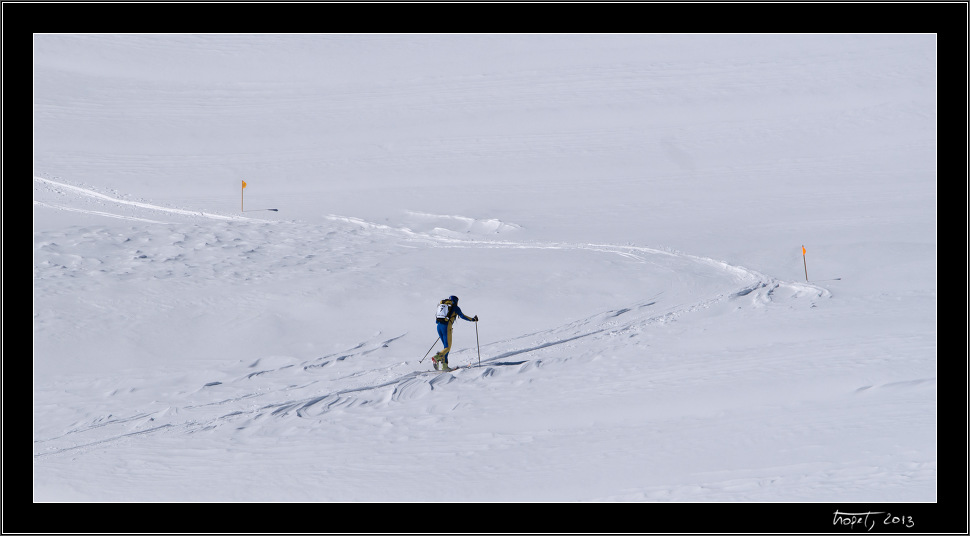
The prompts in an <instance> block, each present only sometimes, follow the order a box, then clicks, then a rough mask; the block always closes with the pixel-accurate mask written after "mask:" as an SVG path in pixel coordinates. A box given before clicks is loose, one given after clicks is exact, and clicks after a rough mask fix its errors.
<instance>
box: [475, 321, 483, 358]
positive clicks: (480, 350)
mask: <svg viewBox="0 0 970 536" xmlns="http://www.w3.org/2000/svg"><path fill="white" fill-rule="evenodd" d="M475 318H478V317H475ZM475 347H476V348H478V366H479V367H481V366H482V345H480V344H478V321H477V320H476V321H475Z"/></svg>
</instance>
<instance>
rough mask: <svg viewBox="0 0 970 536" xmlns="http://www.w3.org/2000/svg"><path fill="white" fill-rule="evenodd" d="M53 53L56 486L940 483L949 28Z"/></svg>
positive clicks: (710, 493)
mask: <svg viewBox="0 0 970 536" xmlns="http://www.w3.org/2000/svg"><path fill="white" fill-rule="evenodd" d="M33 47H34V48H33V69H34V79H33V92H34V93H33V117H34V133H33V134H34V154H33V169H34V176H33V201H34V205H33V207H34V208H33V373H34V374H33V498H34V501H35V502H109V503H110V502H313V503H319V502H344V503H361V502H378V503H392V502H394V503H397V502H405V503H416V504H415V505H414V507H415V508H422V510H420V511H421V512H430V510H427V507H425V506H424V505H423V503H427V502H443V503H470V502H492V503H502V502H507V503H554V502H556V503H558V502H574V503H586V502H645V503H853V504H855V503H873V504H876V503H933V502H935V501H937V499H938V489H939V488H938V463H937V460H938V454H937V449H938V442H937V432H938V415H939V414H938V409H939V407H938V404H937V379H938V372H937V163H936V162H937V154H936V153H937V96H936V95H937V82H936V80H937V69H938V66H937V42H936V38H935V36H934V35H927V34H885V35H883V34H871V35H848V34H806V35H802V34H795V35H785V34H781V35H744V34H741V35H731V34H725V35H703V34H701V35H683V34H669V35H599V34H594V35H585V34H576V35H570V34H566V35H523V34H508V35H506V34H495V35H491V34H484V35H460V34H458V35H420V34H419V35H410V34H401V35H398V34H364V35H330V34H319V35H313V34H309V35H303V34H300V35H288V34H279V35H277V34H266V35H262V34H255V35H249V34H236V35H218V34H213V35H208V34H206V35H195V34H169V35H147V34H131V35H114V34H91V35H71V34H39V35H36V36H35V37H34V40H33ZM8 180H9V178H8ZM242 181H246V184H247V186H246V188H245V190H243V189H242V188H241V184H242ZM803 246H804V248H805V254H804V255H803V253H802V251H803V250H802V247H803ZM451 294H455V295H457V296H459V298H460V302H459V305H460V306H461V308H462V310H463V311H464V313H465V314H467V315H468V316H473V315H478V317H479V319H480V321H479V322H478V323H477V324H476V323H471V322H465V321H463V320H460V319H459V320H458V321H457V322H456V324H455V327H454V346H453V351H452V353H451V356H450V362H451V364H452V365H461V366H467V367H465V368H461V369H459V370H457V371H455V372H452V373H438V372H435V371H432V367H431V357H430V355H428V353H429V348H431V349H433V350H434V351H437V350H438V349H440V348H441V343H440V341H438V342H436V341H437V339H436V331H435V323H434V321H433V319H432V312H433V309H434V308H435V306H436V305H437V303H438V301H439V300H440V299H442V298H446V297H447V296H449V295H451ZM432 343H435V345H434V346H433V348H432ZM883 510H886V509H883ZM883 510H880V511H883ZM890 510H892V509H890ZM843 511H845V510H843ZM898 514H900V515H903V520H904V522H909V523H916V527H915V529H913V528H912V527H911V526H907V527H899V528H901V529H902V530H904V531H905V530H909V531H912V530H917V531H918V530H919V528H920V525H919V523H922V522H926V521H928V520H925V519H919V518H918V516H917V519H915V520H913V519H912V514H911V513H910V514H907V512H906V511H905V505H903V507H902V509H899V510H898ZM904 514H905V515H904ZM824 516H825V517H824V519H823V520H821V521H822V522H823V524H829V525H831V524H833V523H837V522H838V520H836V521H835V522H833V521H832V519H831V516H832V512H831V511H829V510H826V513H825V514H824ZM906 516H909V518H910V519H909V520H908V521H906ZM882 521H883V519H882V517H880V518H879V522H880V523H882ZM793 522H796V520H793ZM796 526H797V525H796ZM510 528H511V527H510ZM685 528H688V529H689V528H690V527H689V526H688V527H685ZM847 528H848V527H847ZM854 528H856V529H857V530H861V529H859V528H858V527H854ZM890 528H893V527H890ZM317 530H327V529H326V528H325V527H319V528H318V529H317ZM398 530H404V531H410V529H408V528H407V527H399V529H398ZM418 530H421V531H425V530H432V531H435V530H437V529H433V528H430V529H429V528H428V527H422V528H420V529H418ZM440 530H446V531H450V530H458V531H459V532H461V531H464V530H475V529H474V528H473V527H465V528H462V526H457V527H447V526H442V527H441V528H440ZM640 530H649V527H643V528H642V529H640ZM884 531H885V530H884Z"/></svg>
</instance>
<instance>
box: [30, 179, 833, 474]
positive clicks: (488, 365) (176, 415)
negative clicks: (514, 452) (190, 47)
mask: <svg viewBox="0 0 970 536" xmlns="http://www.w3.org/2000/svg"><path fill="white" fill-rule="evenodd" d="M34 180H35V182H39V183H41V184H43V185H46V186H47V187H49V188H54V189H57V188H65V189H69V190H71V191H72V192H75V193H79V194H81V195H85V196H90V197H96V198H99V199H103V200H107V201H110V202H114V203H121V204H128V205H134V206H138V207H141V208H147V209H152V210H161V211H167V212H175V213H185V214H191V215H195V216H198V215H200V214H201V215H202V216H206V217H210V218H217V219H230V220H247V221H248V220H250V219H249V218H242V217H237V216H219V215H213V214H205V213H198V212H192V211H182V210H178V209H168V208H162V207H157V206H154V205H148V204H146V203H136V202H131V201H123V200H119V199H116V198H112V197H109V196H105V195H103V194H98V193H96V192H91V191H89V190H84V189H83V188H78V187H75V186H68V185H64V184H61V183H58V182H55V181H51V180H48V179H41V178H39V177H35V178H34ZM37 203H38V202H37V201H35V204H37ZM55 208H67V207H55ZM67 209H68V210H71V209H70V208H67ZM75 210H77V209H75ZM106 215H110V214H106ZM134 219H140V218H134ZM329 219H331V220H333V221H340V222H344V223H348V224H352V225H356V226H360V227H363V228H365V229H369V230H371V231H373V232H375V233H382V234H387V235H391V236H395V237H397V238H399V239H403V240H408V241H419V242H424V243H427V244H430V245H431V246H433V247H455V248H514V249H518V248H530V249H562V250H588V251H591V252H597V253H611V254H616V255H620V256H623V257H625V258H628V259H632V260H634V261H638V262H651V261H649V260H648V259H647V258H648V257H649V256H656V255H662V256H670V257H675V258H678V259H680V260H687V261H690V262H693V263H698V264H700V265H703V266H705V267H707V268H708V269H713V270H715V271H718V272H722V273H724V274H726V275H727V276H729V279H730V281H731V283H730V284H729V285H727V287H726V288H724V289H723V291H721V292H717V293H715V294H714V295H709V296H707V297H705V298H702V299H700V300H698V301H695V302H694V303H688V304H678V305H674V306H671V307H669V308H668V309H667V310H654V309H653V307H654V306H656V305H657V303H658V301H657V299H656V297H653V298H650V299H646V300H644V301H643V302H641V303H637V304H634V305H632V306H630V307H626V308H622V309H617V310H610V311H602V312H598V313H594V314H592V315H590V316H588V317H586V318H582V319H579V320H575V321H573V322H570V323H568V324H565V325H562V326H559V327H556V328H552V329H548V330H543V331H538V332H535V333H528V334H523V335H521V336H519V337H516V338H513V339H508V340H504V341H498V342H494V343H490V344H486V345H484V346H482V348H483V349H485V350H488V349H489V348H493V349H500V350H499V351H498V353H497V354H496V355H492V356H491V357H487V358H483V359H482V360H481V364H480V365H479V364H478V362H477V360H474V364H473V366H470V367H468V368H460V369H458V370H456V371H455V372H452V373H439V372H436V371H432V370H430V361H429V362H428V364H426V365H425V364H422V365H420V366H422V367H424V366H427V367H428V370H405V369H407V368H409V363H408V362H407V361H404V362H398V363H396V364H394V365H389V366H384V367H379V368H373V369H369V370H356V371H346V372H343V373H341V370H342V369H343V367H342V366H341V365H343V364H345V361H346V360H348V359H350V360H353V359H354V358H358V357H361V356H364V355H367V354H370V353H373V352H382V353H383V352H384V351H385V349H388V348H390V346H391V345H392V344H393V343H394V342H395V341H396V340H398V339H400V338H401V337H403V336H404V335H406V333H405V334H401V335H398V336H396V337H392V338H389V339H386V340H381V341H377V342H370V343H368V342H366V341H365V342H362V343H360V344H358V345H357V346H355V347H354V348H351V349H349V350H347V351H345V352H341V353H336V354H331V355H327V356H323V357H318V358H315V359H312V360H309V361H306V362H303V363H301V364H300V365H299V366H294V365H293V364H286V365H283V366H278V367H273V366H270V367H269V368H266V369H257V370H255V371H249V372H245V373H239V374H238V376H237V377H236V378H235V379H232V380H228V381H211V382H208V383H205V384H203V385H200V386H199V388H198V389H197V390H195V391H194V392H191V393H188V394H186V395H183V396H184V399H183V400H175V401H173V402H172V405H169V406H168V407H164V408H163V409H161V410H157V411H145V410H142V411H137V412H135V413H134V414H132V415H130V416H127V417H118V416H115V415H110V414H109V415H107V416H103V417H98V418H96V419H94V420H92V421H89V422H83V423H75V424H74V425H72V426H71V427H69V428H67V429H66V430H64V431H63V433H61V434H59V435H56V436H53V437H47V438H44V439H35V440H34V457H35V458H40V457H45V456H51V455H56V454H63V453H68V452H74V451H78V450H81V451H84V450H86V449H90V448H93V447H97V446H101V445H104V444H106V443H110V442H113V441H118V440H122V439H126V438H131V437H134V436H141V435H147V434H155V433H159V432H163V431H164V432H170V433H171V432H178V433H196V432H201V431H206V430H211V429H214V428H217V427H220V426H225V425H235V426H236V427H237V429H240V430H242V429H245V428H247V427H248V426H250V425H251V424H253V423H256V422H258V421H259V422H261V420H263V419H268V418H287V417H293V416H295V417H297V418H309V419H316V418H320V417H321V416H323V415H325V414H327V413H329V412H331V411H334V410H336V409H341V408H343V409H346V408H353V407H359V406H364V405H368V404H374V405H387V404H405V403H408V401H409V400H412V399H415V398H421V397H423V396H427V395H428V394H429V393H431V392H432V391H434V390H436V389H443V388H447V386H448V385H449V384H452V383H455V382H457V383H458V384H463V383H468V382H475V381H483V380H485V379H489V378H496V377H501V376H502V375H505V374H510V373H511V374H530V373H534V371H536V370H538V369H539V368H540V367H547V366H550V365H554V364H555V363H556V362H558V361H560V360H561V359H562V358H551V359H550V358H546V359H545V360H543V359H542V358H541V351H542V350H544V349H547V348H550V347H555V346H559V345H563V344H567V343H574V342H577V341H585V340H595V339H598V338H600V337H611V336H615V335H617V334H621V333H624V332H627V331H637V330H642V329H643V328H645V327H647V326H650V325H654V324H662V323H666V322H669V321H671V320H673V319H675V318H677V317H679V316H682V315H686V314H690V313H691V312H694V311H697V310H700V309H706V308H709V307H711V306H712V305H714V304H716V303H718V302H722V301H724V300H728V299H733V298H740V297H745V296H748V297H750V298H751V299H753V300H756V301H760V302H762V303H767V302H770V301H771V300H772V299H773V294H774V293H775V292H776V291H777V290H779V289H785V290H786V291H787V292H788V294H789V296H791V297H806V296H807V297H811V298H824V297H828V296H829V292H828V291H827V290H825V289H823V288H820V287H816V286H813V285H809V284H801V283H793V282H781V281H778V280H775V279H773V278H770V277H767V276H765V275H763V274H760V273H758V272H755V271H752V270H748V269H746V268H742V267H738V266H732V265H729V264H727V263H724V262H722V261H717V260H715V259H710V258H704V257H697V256H693V255H688V254H684V253H677V252H671V251H663V250H659V249H654V248H647V247H637V246H617V245H609V244H570V243H566V242H548V243H532V242H515V241H500V240H485V239H467V238H456V237H453V236H441V235H439V234H438V233H434V232H431V233H426V232H416V231H412V230H410V229H407V228H395V227H391V226H387V225H382V224H376V223H371V222H367V221H364V220H360V219H358V218H352V217H344V216H335V215H332V216H329ZM148 221H151V220H148ZM252 221H263V220H252ZM493 351H494V350H493ZM464 352H465V351H460V352H456V354H455V355H460V354H462V353H464ZM486 353H489V352H486ZM530 354H532V355H530ZM382 357H388V358H390V356H382ZM397 358H398V359H400V357H399V356H398V357H397ZM510 358H515V359H514V360H510ZM256 365H258V362H257V363H254V364H252V365H251V366H252V367H255V366H256ZM411 367H413V365H411ZM267 380H269V382H268V383H267ZM331 384H335V385H331ZM280 385H285V386H286V387H284V388H282V389H281V388H280V387H279V386H280Z"/></svg>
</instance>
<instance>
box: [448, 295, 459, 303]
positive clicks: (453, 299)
mask: <svg viewBox="0 0 970 536" xmlns="http://www.w3.org/2000/svg"><path fill="white" fill-rule="evenodd" d="M448 299H449V300H451V303H458V296H448Z"/></svg>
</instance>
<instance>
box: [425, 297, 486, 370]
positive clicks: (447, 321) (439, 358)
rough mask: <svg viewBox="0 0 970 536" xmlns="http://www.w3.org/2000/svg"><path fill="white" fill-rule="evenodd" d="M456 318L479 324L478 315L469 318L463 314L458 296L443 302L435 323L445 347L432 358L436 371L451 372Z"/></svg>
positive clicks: (440, 304) (439, 307)
mask: <svg viewBox="0 0 970 536" xmlns="http://www.w3.org/2000/svg"><path fill="white" fill-rule="evenodd" d="M456 318H461V319H463V320H467V321H469V322H478V315H475V316H474V317H472V318H468V317H467V316H465V314H464V313H462V312H461V309H460V308H459V307H458V296H448V298H446V299H444V300H441V302H440V303H439V304H438V311H437V313H436V315H435V323H436V324H437V325H438V337H440V338H441V342H442V344H444V345H445V347H444V348H443V349H442V350H441V351H439V352H438V353H436V354H435V355H434V357H432V358H431V364H432V366H433V367H434V368H435V370H451V369H450V368H449V367H448V352H450V351H451V343H452V339H451V330H452V327H453V326H454V324H455V319H456Z"/></svg>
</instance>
